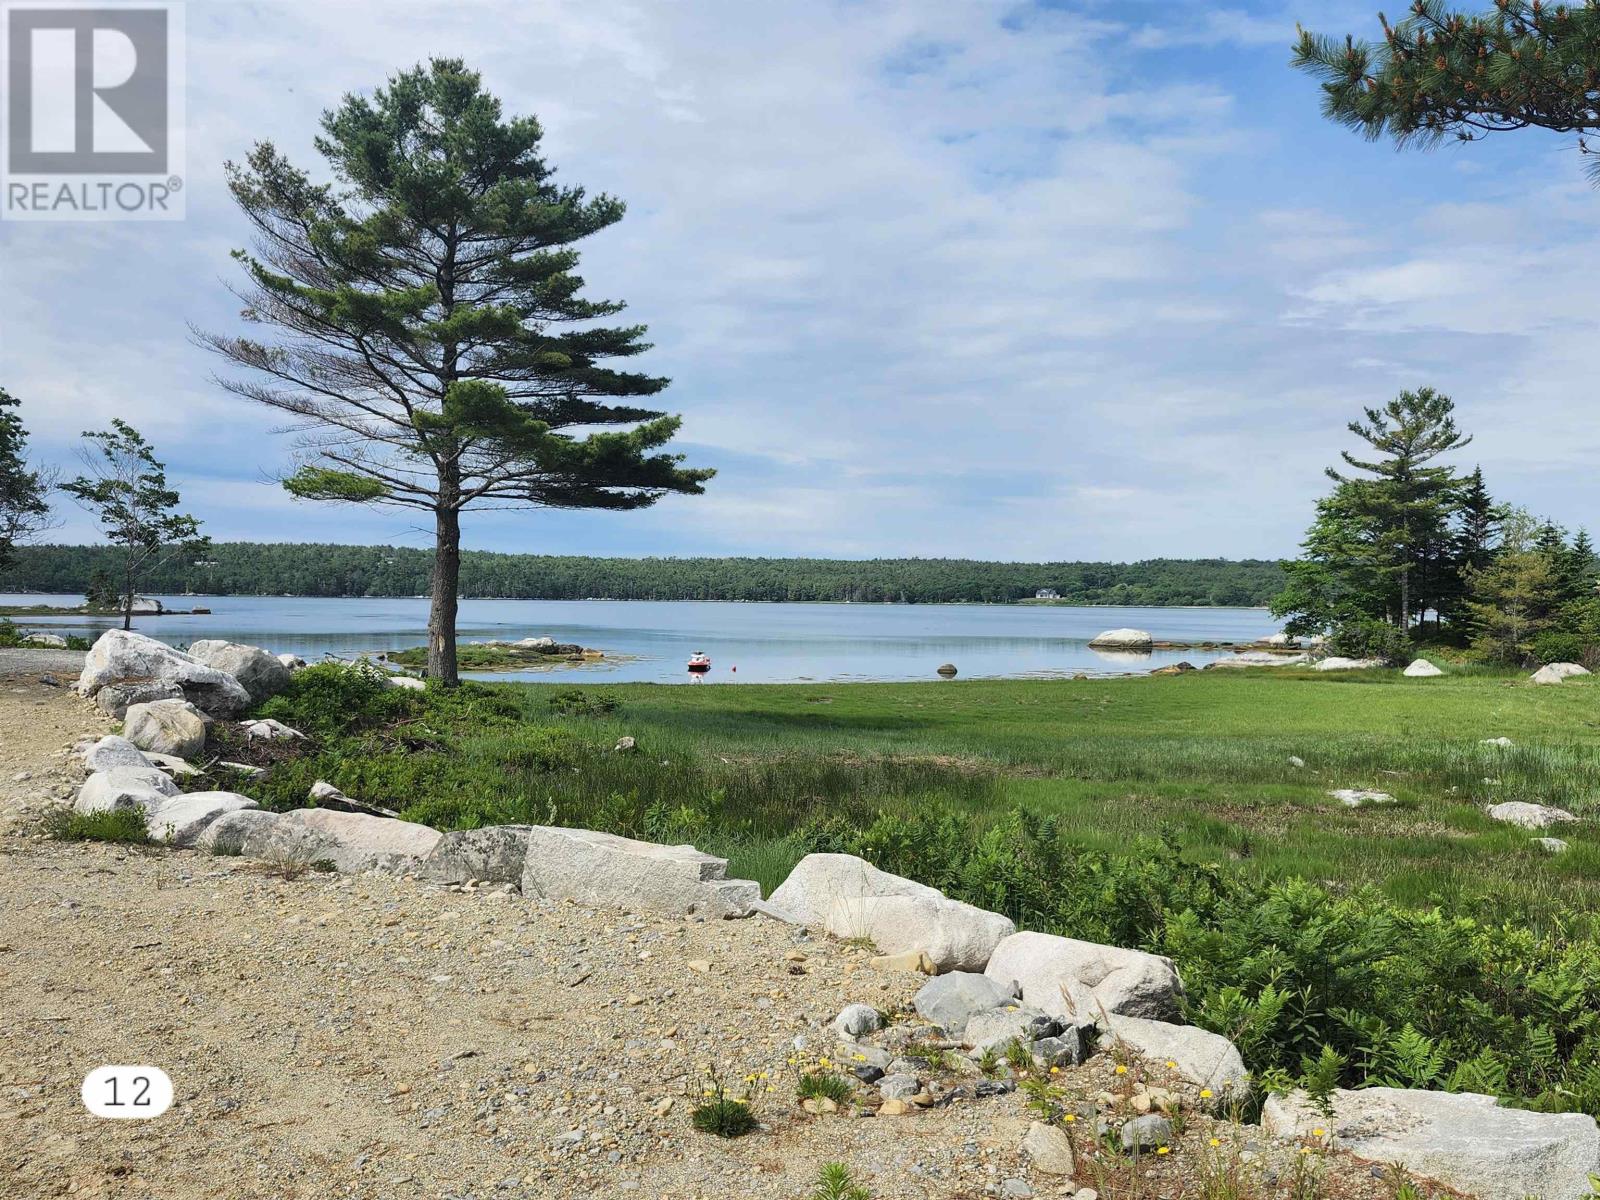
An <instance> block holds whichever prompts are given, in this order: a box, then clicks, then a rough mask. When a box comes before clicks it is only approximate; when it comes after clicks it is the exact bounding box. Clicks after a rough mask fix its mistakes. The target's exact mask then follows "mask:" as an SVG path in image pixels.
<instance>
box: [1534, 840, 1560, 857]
mask: <svg viewBox="0 0 1600 1200" xmlns="http://www.w3.org/2000/svg"><path fill="white" fill-rule="evenodd" d="M1532 841H1533V844H1534V845H1535V846H1537V847H1539V849H1541V850H1543V851H1544V852H1545V853H1546V854H1565V853H1566V851H1567V843H1566V842H1564V841H1562V840H1561V839H1560V838H1553V837H1536V838H1533V839H1532Z"/></svg>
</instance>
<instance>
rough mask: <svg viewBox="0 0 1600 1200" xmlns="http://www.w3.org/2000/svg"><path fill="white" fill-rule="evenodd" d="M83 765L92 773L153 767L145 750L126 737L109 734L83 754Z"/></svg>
mask: <svg viewBox="0 0 1600 1200" xmlns="http://www.w3.org/2000/svg"><path fill="white" fill-rule="evenodd" d="M83 764H84V766H86V767H88V768H89V770H90V771H114V770H116V768H118V767H153V766H154V765H155V764H154V763H153V762H151V761H150V759H149V758H148V757H146V755H145V753H144V751H143V750H140V749H139V747H137V746H135V745H134V744H133V743H132V742H130V741H129V740H128V739H127V738H125V737H119V736H117V735H116V734H114V733H108V734H106V736H105V737H103V738H101V739H100V740H99V741H98V742H96V743H95V744H94V745H92V746H90V747H89V748H88V749H87V750H85V751H84V754H83Z"/></svg>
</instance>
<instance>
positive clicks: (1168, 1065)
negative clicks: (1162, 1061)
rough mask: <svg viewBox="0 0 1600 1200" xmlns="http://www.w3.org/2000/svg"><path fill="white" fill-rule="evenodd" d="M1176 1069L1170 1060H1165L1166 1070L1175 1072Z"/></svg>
mask: <svg viewBox="0 0 1600 1200" xmlns="http://www.w3.org/2000/svg"><path fill="white" fill-rule="evenodd" d="M1177 1069H1178V1064H1177V1063H1175V1062H1173V1061H1172V1060H1171V1059H1170V1058H1169V1059H1167V1070H1169V1071H1176V1070H1177Z"/></svg>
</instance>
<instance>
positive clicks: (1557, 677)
mask: <svg viewBox="0 0 1600 1200" xmlns="http://www.w3.org/2000/svg"><path fill="white" fill-rule="evenodd" d="M1588 673H1589V672H1588V671H1587V670H1586V669H1585V668H1583V667H1580V666H1579V665H1578V664H1577V663H1566V662H1565V663H1564V662H1563V663H1548V664H1546V665H1545V666H1542V667H1540V668H1539V669H1538V670H1537V671H1535V672H1534V673H1533V675H1532V676H1531V678H1532V679H1533V682H1534V683H1561V682H1562V681H1563V680H1567V679H1572V678H1574V677H1576V676H1578V675H1587V674H1588Z"/></svg>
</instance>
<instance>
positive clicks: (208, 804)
mask: <svg viewBox="0 0 1600 1200" xmlns="http://www.w3.org/2000/svg"><path fill="white" fill-rule="evenodd" d="M259 807H260V805H258V804H257V803H256V802H255V801H254V800H252V799H250V797H248V796H240V795H238V794H237V793H234V792H189V793H187V794H186V795H182V796H174V797H173V798H172V799H170V800H168V801H167V802H166V803H164V804H162V805H161V806H160V807H159V808H157V809H154V810H151V809H146V810H145V818H144V823H145V828H146V829H147V830H148V831H149V833H150V836H151V837H152V838H154V839H155V840H156V841H158V842H166V843H168V844H169V845H172V846H192V845H194V844H195V841H196V840H197V839H198V838H199V837H200V834H201V833H202V832H203V831H204V830H205V828H206V827H207V826H208V825H210V824H211V823H212V822H213V821H215V820H217V818H219V817H222V816H225V815H226V814H228V813H232V812H243V811H245V810H247V809H254V808H259Z"/></svg>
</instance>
